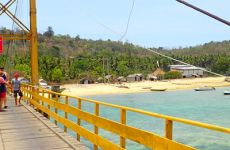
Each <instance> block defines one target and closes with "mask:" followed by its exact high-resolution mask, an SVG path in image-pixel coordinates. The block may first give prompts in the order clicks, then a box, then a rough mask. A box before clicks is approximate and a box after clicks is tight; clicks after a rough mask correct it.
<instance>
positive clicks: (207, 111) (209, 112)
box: [70, 88, 230, 150]
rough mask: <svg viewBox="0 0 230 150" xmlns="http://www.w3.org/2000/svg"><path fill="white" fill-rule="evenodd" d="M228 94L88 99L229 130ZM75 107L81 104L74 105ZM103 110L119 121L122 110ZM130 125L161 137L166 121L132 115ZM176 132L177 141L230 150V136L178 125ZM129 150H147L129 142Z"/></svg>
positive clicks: (113, 137) (187, 92)
mask: <svg viewBox="0 0 230 150" xmlns="http://www.w3.org/2000/svg"><path fill="white" fill-rule="evenodd" d="M224 90H230V88H218V89H217V90H215V91H205V92H195V91H193V90H183V91H166V92H150V93H141V94H122V95H103V96H90V97H87V98H91V99H95V100H98V101H103V102H107V103H112V104H117V105H122V106H128V107H133V108H138V109H142V110H147V111H151V112H156V113H161V114H165V115H170V116H175V117H180V118H186V119H191V120H195V121H200V122H204V123H209V124H214V125H219V126H223V127H227V128H229V127H230V96H224V95H223V91H224ZM72 105H77V104H76V102H75V101H72ZM93 108H94V106H93V105H92V104H90V103H83V110H85V111H89V112H91V113H93V110H94V109H93ZM100 110H101V111H100V115H101V116H103V117H106V118H109V119H112V120H115V121H119V116H120V115H119V110H117V109H113V108H108V107H104V106H102V107H101V108H100ZM70 118H71V116H70ZM72 120H74V121H76V119H74V117H72ZM82 124H83V126H84V127H85V128H87V129H89V130H91V131H93V126H92V125H89V124H88V123H86V122H82ZM127 124H128V125H132V126H134V127H138V128H140V129H144V130H147V131H151V132H154V133H157V134H159V135H161V136H163V135H164V120H162V119H156V118H153V117H148V116H144V115H139V114H136V113H130V112H128V113H127ZM173 128H174V130H173V139H174V140H176V141H178V142H181V143H184V144H187V145H190V146H193V147H195V148H198V149H202V150H230V135H227V134H224V133H219V132H216V131H210V130H207V129H202V128H198V127H193V126H189V125H184V124H181V123H175V122H174V126H173ZM99 132H100V135H101V136H103V137H105V138H107V139H109V140H112V141H113V142H114V143H117V144H118V143H119V136H117V135H114V134H111V133H109V132H107V131H104V130H102V129H100V131H99ZM83 142H84V143H85V144H87V145H88V146H89V147H90V148H92V145H91V144H89V143H88V142H86V141H83ZM127 149H130V150H145V149H147V148H145V147H143V146H141V145H139V144H136V143H135V142H131V141H128V142H127Z"/></svg>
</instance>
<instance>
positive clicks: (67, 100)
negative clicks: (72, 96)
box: [64, 96, 69, 132]
mask: <svg viewBox="0 0 230 150" xmlns="http://www.w3.org/2000/svg"><path fill="white" fill-rule="evenodd" d="M65 104H66V107H67V106H68V105H69V97H68V96H66V97H65ZM65 119H68V113H67V112H65ZM64 131H65V132H67V127H66V126H64Z"/></svg>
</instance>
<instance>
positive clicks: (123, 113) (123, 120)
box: [120, 109, 126, 148]
mask: <svg viewBox="0 0 230 150" xmlns="http://www.w3.org/2000/svg"><path fill="white" fill-rule="evenodd" d="M120 119H121V120H120V121H121V123H122V124H126V110H125V109H121V114H120ZM120 146H121V147H122V148H125V147H126V140H125V138H124V137H122V136H120Z"/></svg>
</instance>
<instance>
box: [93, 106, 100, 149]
mask: <svg viewBox="0 0 230 150" xmlns="http://www.w3.org/2000/svg"><path fill="white" fill-rule="evenodd" d="M94 111H95V115H96V116H99V104H98V103H95V105H94ZM94 133H95V134H98V127H97V126H94ZM94 150H98V146H97V145H94Z"/></svg>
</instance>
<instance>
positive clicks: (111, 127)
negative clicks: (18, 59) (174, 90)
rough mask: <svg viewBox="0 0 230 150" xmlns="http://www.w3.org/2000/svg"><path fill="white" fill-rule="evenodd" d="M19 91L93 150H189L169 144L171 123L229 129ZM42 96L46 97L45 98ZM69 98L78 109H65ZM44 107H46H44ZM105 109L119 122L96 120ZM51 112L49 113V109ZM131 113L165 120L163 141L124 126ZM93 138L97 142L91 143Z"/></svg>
mask: <svg viewBox="0 0 230 150" xmlns="http://www.w3.org/2000/svg"><path fill="white" fill-rule="evenodd" d="M22 90H23V92H24V95H25V96H24V98H25V99H27V100H29V103H31V104H32V105H34V106H35V107H36V108H38V109H39V110H41V111H42V112H44V113H46V114H47V115H48V117H51V118H54V120H55V124H57V123H58V122H59V123H61V124H63V125H64V131H67V129H71V130H73V131H75V132H76V134H77V135H76V136H77V139H78V140H79V141H80V137H81V136H83V137H85V138H86V139H88V140H89V141H91V142H92V143H93V144H94V149H95V150H97V149H98V146H99V147H101V148H102V149H106V148H108V147H113V148H110V149H125V148H126V139H130V140H133V141H135V142H137V143H140V144H143V145H145V146H146V147H149V148H151V149H154V150H155V149H157V150H158V149H159V150H169V149H172V150H174V149H181V150H190V149H191V150H192V149H195V148H191V147H189V146H186V145H183V144H180V143H177V142H175V141H173V140H172V138H173V122H180V123H184V124H188V125H192V126H197V127H202V128H205V129H210V130H214V131H219V132H223V133H227V134H230V129H229V128H224V127H220V126H215V125H210V124H206V123H201V122H197V121H191V120H187V119H181V118H177V117H172V116H167V115H161V114H157V113H153V112H148V111H143V110H139V109H135V108H130V107H124V106H118V105H114V104H109V103H105V102H99V101H96V100H91V99H86V98H81V97H76V96H70V95H67V94H61V93H56V92H53V91H50V90H47V89H43V88H40V87H33V86H31V85H23V87H22ZM45 93H47V94H48V96H47V95H46V96H45ZM51 95H54V99H51ZM59 96H62V97H64V98H65V99H64V100H65V103H61V102H59V98H58V97H59ZM69 98H72V99H76V100H77V101H78V106H77V107H73V106H70V105H69ZM82 102H90V103H93V104H94V114H90V113H88V112H85V111H82V110H81V107H82ZM45 104H46V106H47V107H46V106H45ZM102 105H103V106H107V107H112V108H117V109H119V110H120V122H115V121H111V120H108V119H106V118H103V117H100V106H102ZM51 107H52V108H54V111H51V110H50V108H51ZM58 110H61V111H63V112H65V115H64V118H63V117H61V116H59V115H58ZM128 111H130V112H135V113H138V114H143V115H147V116H151V117H156V118H161V119H164V120H165V137H160V136H159V135H156V134H154V133H151V132H146V131H144V130H140V129H137V128H134V127H131V126H128V125H126V117H127V116H126V113H127V112H128ZM68 114H71V115H74V116H76V117H77V122H76V123H73V122H72V121H70V120H68ZM81 120H84V121H86V122H88V123H90V124H92V125H94V132H93V133H92V132H91V131H88V130H86V129H82V127H81ZM99 128H102V129H104V130H107V131H110V132H112V133H115V134H117V135H119V136H120V146H117V145H116V144H113V143H111V142H110V141H108V140H106V139H104V138H103V137H101V136H100V135H99ZM95 138H96V139H97V140H96V141H95Z"/></svg>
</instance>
